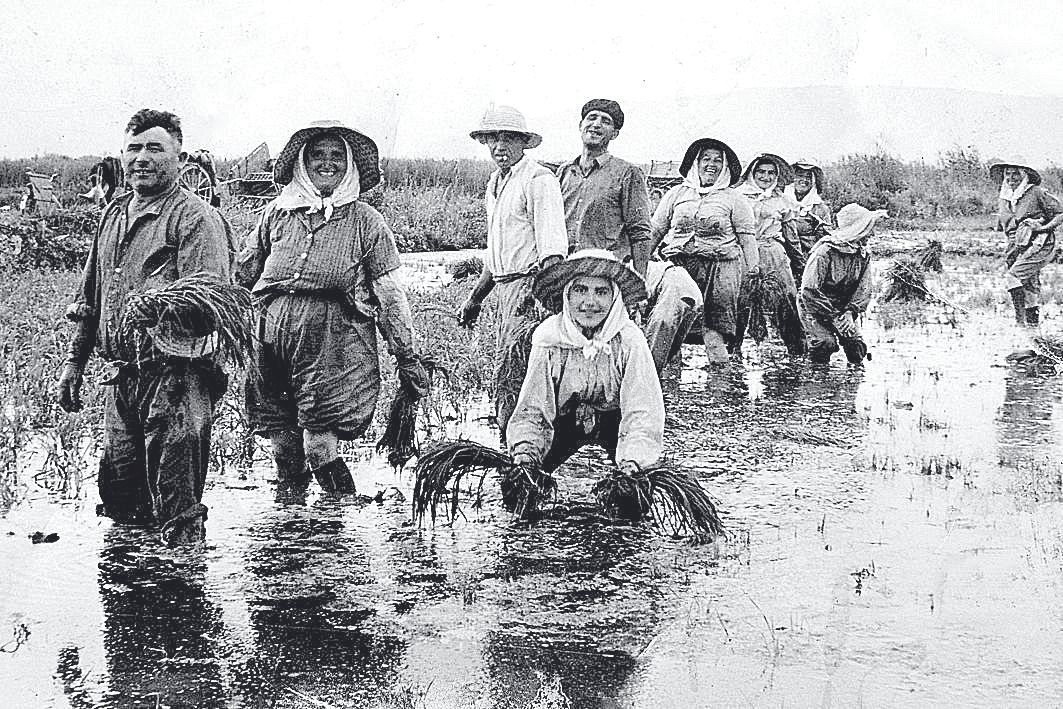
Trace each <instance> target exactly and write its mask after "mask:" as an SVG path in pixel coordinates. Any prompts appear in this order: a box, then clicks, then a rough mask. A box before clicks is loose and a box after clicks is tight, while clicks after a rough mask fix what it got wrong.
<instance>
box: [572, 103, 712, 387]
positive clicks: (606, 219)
mask: <svg viewBox="0 0 1063 709" xmlns="http://www.w3.org/2000/svg"><path fill="white" fill-rule="evenodd" d="M623 127H624V112H623V111H622V110H621V109H620V104H619V103H617V102H616V101H613V100H610V99H601V98H598V99H591V100H590V101H588V102H587V103H585V104H584V105H583V109H582V110H581V111H580V124H579V128H580V137H581V138H582V141H583V152H582V153H581V154H580V155H579V157H577V158H576V159H575V160H573V161H572V162H568V163H564V164H562V165H561V167H559V168H558V170H557V176H558V179H559V180H560V181H561V195H562V197H563V198H564V203H565V224H566V226H567V228H568V244H569V250H570V251H578V250H580V249H587V248H593V249H606V250H608V251H611V252H612V253H613V254H614V255H615V256H616V257H617V258H618V259H619V260H620V261H621V262H630V264H631V266H632V268H634V269H635V272H636V273H638V274H639V275H640V276H642V277H643V278H645V280H646V282H647V283H646V286H647V291H648V293H649V298H648V301H647V303H646V304H645V306H644V307H645V311H646V312H645V313H644V317H643V318H642V319H643V323H642V324H643V331H644V332H645V333H646V338H647V340H648V342H649V346H650V351H651V352H652V353H653V361H654V366H655V367H656V368H657V372H658V374H660V372H661V371H662V370H663V369H664V367H665V366H666V365H667V364H668V362H669V360H670V359H671V358H672V357H674V356H675V355H676V354H677V353H678V352H679V348H680V346H681V345H682V343H683V339H684V338H685V337H686V334H687V331H689V330H690V325H691V323H693V321H694V319H695V318H696V317H697V316H698V315H699V314H700V312H701V303H702V296H701V292H700V290H699V289H698V287H697V284H696V283H694V281H693V279H692V278H691V277H690V275H689V274H688V273H687V272H686V271H685V270H683V269H682V268H679V267H678V266H675V265H673V264H671V263H669V262H665V261H650V260H649V256H650V216H651V209H650V197H649V192H648V190H647V188H646V178H645V176H644V175H643V174H642V170H640V169H639V168H638V167H637V166H635V165H632V164H631V163H629V162H627V161H625V160H621V159H620V158H618V157H615V156H614V155H612V154H611V153H610V152H609V144H610V143H611V142H612V140H613V139H614V138H616V137H617V136H618V135H619V134H620V129H621V128H623Z"/></svg>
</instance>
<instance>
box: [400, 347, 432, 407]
mask: <svg viewBox="0 0 1063 709" xmlns="http://www.w3.org/2000/svg"><path fill="white" fill-rule="evenodd" d="M397 374H398V378H399V386H400V387H401V388H402V390H403V391H404V392H406V395H407V396H409V397H410V398H411V399H413V400H415V401H416V400H417V399H420V398H421V397H423V396H428V392H429V391H431V389H432V380H431V378H430V377H429V376H428V370H427V369H425V366H424V364H422V363H421V360H420V358H418V357H407V358H405V359H402V360H401V361H399V363H398V371H397Z"/></svg>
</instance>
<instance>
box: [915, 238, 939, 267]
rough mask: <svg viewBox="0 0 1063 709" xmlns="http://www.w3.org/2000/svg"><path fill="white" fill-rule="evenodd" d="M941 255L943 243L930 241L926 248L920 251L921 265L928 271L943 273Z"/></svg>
mask: <svg viewBox="0 0 1063 709" xmlns="http://www.w3.org/2000/svg"><path fill="white" fill-rule="evenodd" d="M941 253H942V249H941V242H940V241H938V240H937V239H930V240H928V241H927V242H926V246H925V247H923V249H922V250H920V251H919V254H918V256H919V265H920V266H922V267H923V269H924V270H926V271H934V272H935V273H941V271H942V268H943V267H942V265H941Z"/></svg>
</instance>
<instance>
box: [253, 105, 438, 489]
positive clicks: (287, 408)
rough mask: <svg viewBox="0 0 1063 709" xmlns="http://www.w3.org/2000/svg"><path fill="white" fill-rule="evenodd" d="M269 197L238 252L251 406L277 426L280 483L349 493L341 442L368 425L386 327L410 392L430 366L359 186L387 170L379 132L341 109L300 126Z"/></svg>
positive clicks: (422, 386)
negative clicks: (376, 138) (250, 333)
mask: <svg viewBox="0 0 1063 709" xmlns="http://www.w3.org/2000/svg"><path fill="white" fill-rule="evenodd" d="M274 180H275V181H276V182H277V184H279V185H283V186H284V187H283V189H282V190H281V193H280V195H279V196H278V197H277V198H276V199H275V200H273V201H272V202H271V203H270V204H269V205H268V206H267V207H266V209H265V211H264V212H263V214H262V217H261V219H260V220H259V223H258V226H257V227H256V229H255V231H254V232H252V233H251V234H250V235H249V236H248V238H247V244H246V246H245V248H244V249H243V251H242V252H241V253H240V255H239V258H238V260H237V272H236V280H237V282H238V283H240V284H241V285H244V286H247V287H248V288H251V292H252V294H253V295H254V298H255V304H256V309H257V311H258V325H257V329H258V339H259V346H258V348H257V350H256V352H255V357H254V361H253V363H252V366H251V367H249V369H248V377H247V392H246V398H247V413H248V418H249V419H250V423H251V428H252V430H254V431H255V433H257V434H259V435H262V436H268V437H269V438H270V441H271V444H272V448H273V457H274V460H275V462H276V465H277V478H278V494H279V495H280V496H282V497H288V496H290V495H295V497H296V501H298V500H299V498H300V497H301V496H302V495H303V494H304V493H305V491H306V489H307V486H308V485H309V482H310V478H311V476H313V477H315V478H316V479H317V481H318V483H319V484H320V485H321V487H322V489H323V490H324V491H325V492H327V493H334V494H343V493H353V492H354V491H355V489H354V480H353V478H352V476H351V473H350V470H349V469H348V468H347V465H346V463H345V462H344V460H343V459H342V458H340V457H339V455H338V451H337V448H338V442H339V441H340V440H350V439H352V438H357V437H358V436H361V435H362V434H363V433H364V432H365V430H366V429H367V428H368V426H369V423H370V421H371V420H372V416H373V411H374V408H375V407H376V401H377V396H378V394H379V391H380V369H379V357H378V355H377V339H376V338H377V335H376V330H377V328H378V327H379V329H380V331H381V333H382V334H383V335H384V339H385V340H386V341H387V344H388V348H389V349H390V350H391V354H392V356H394V357H395V360H396V364H397V369H398V379H399V383H400V386H401V388H402V391H403V392H406V393H408V396H409V398H410V400H411V401H415V400H416V399H417V398H419V397H420V396H422V395H424V394H425V393H426V392H427V390H428V386H429V381H428V375H427V373H426V372H425V369H424V367H423V366H422V364H421V360H420V357H419V355H418V353H417V350H416V346H415V341H414V330H413V318H412V315H411V313H410V305H409V302H408V301H407V299H406V293H405V291H404V290H403V288H402V286H401V285H400V284H399V283H398V282H397V281H396V279H395V274H394V271H395V270H396V269H397V268H398V267H399V252H398V249H397V248H396V246H395V239H394V237H393V236H392V234H391V230H390V229H389V228H388V226H387V224H386V223H385V222H384V218H383V217H382V216H381V215H380V213H379V212H377V211H376V210H375V209H373V208H372V207H371V206H369V205H368V204H366V203H365V202H362V201H359V199H358V197H359V195H360V194H361V193H363V192H366V191H368V190H370V189H372V188H373V187H375V186H376V185H377V184H379V182H380V165H379V158H378V153H377V147H376V143H374V142H373V141H372V139H370V138H369V137H367V136H365V135H362V134H361V133H359V132H357V131H355V130H352V129H350V128H347V127H345V126H342V125H340V124H339V123H337V122H335V121H320V122H317V123H313V124H311V125H310V126H309V127H307V128H303V129H301V130H298V131H296V132H295V134H294V135H292V137H291V138H290V139H289V140H288V144H287V145H286V146H285V147H284V150H282V151H281V153H280V156H279V157H278V158H277V163H276V166H275V168H274Z"/></svg>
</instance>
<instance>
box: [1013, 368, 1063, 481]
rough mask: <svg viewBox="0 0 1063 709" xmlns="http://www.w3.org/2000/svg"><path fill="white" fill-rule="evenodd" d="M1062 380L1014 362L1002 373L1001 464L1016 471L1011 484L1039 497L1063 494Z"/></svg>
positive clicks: (1056, 376)
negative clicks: (1062, 463)
mask: <svg viewBox="0 0 1063 709" xmlns="http://www.w3.org/2000/svg"><path fill="white" fill-rule="evenodd" d="M1061 401H1063V379H1061V377H1059V376H1058V375H1048V374H1045V373H1043V372H1039V371H1031V370H1029V369H1026V368H1023V367H1016V366H1013V367H1012V368H1011V369H1010V370H1009V371H1008V373H1007V374H1006V375H1005V377H1004V400H1003V402H1001V404H1000V408H999V409H998V410H997V416H996V429H997V447H998V452H999V460H998V462H999V464H1000V466H1001V467H1002V468H1005V469H1010V470H1012V471H1013V475H1014V477H1013V479H1012V480H1011V485H1013V486H1014V488H1015V489H1016V490H1018V491H1022V492H1024V493H1025V494H1027V495H1031V496H1033V497H1035V498H1037V499H1061V498H1063V481H1061V480H1063V470H1061V467H1060V464H1059V461H1060V460H1061V459H1063V450H1061V448H1060V445H1059V432H1058V424H1057V422H1056V418H1057V413H1058V409H1059V406H1060V403H1061Z"/></svg>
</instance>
